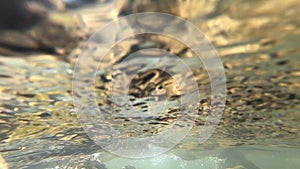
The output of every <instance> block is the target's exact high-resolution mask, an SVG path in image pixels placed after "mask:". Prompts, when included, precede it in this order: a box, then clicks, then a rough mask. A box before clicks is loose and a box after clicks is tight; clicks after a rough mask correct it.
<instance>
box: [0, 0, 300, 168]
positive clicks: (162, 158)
mask: <svg viewBox="0 0 300 169" xmlns="http://www.w3.org/2000/svg"><path fill="white" fill-rule="evenodd" d="M176 2H177V1H176ZM203 2H204V1H203ZM172 5H174V6H173V7H172V8H171V9H174V10H170V9H168V11H171V12H169V13H172V14H176V15H179V16H182V17H185V18H187V19H189V20H190V21H191V22H192V23H193V24H195V25H196V26H198V27H199V28H200V29H201V31H202V32H203V33H204V34H205V35H206V36H207V37H208V39H209V40H210V41H211V42H212V43H213V45H214V46H215V48H216V50H217V51H218V54H219V56H220V58H221V60H222V63H223V65H224V68H225V73H226V81H227V97H226V107H225V110H224V113H223V116H222V119H221V121H220V123H219V125H218V126H217V128H216V130H215V132H214V134H213V135H212V137H210V139H208V140H207V141H206V142H205V143H203V144H199V143H198V140H197V138H198V134H199V133H201V126H202V125H203V123H204V121H205V118H206V116H207V113H208V112H209V110H210V108H211V107H210V106H209V103H210V98H209V93H208V92H206V91H207V90H209V89H210V87H209V86H210V85H209V80H208V75H207V74H206V73H205V71H201V70H198V71H199V72H204V73H198V76H197V83H198V85H199V86H200V89H201V90H202V91H203V92H202V94H203V95H202V96H203V98H202V100H201V104H200V107H199V108H198V109H199V110H198V111H199V117H198V118H197V119H196V120H195V124H194V126H193V128H192V130H191V131H190V132H189V134H188V135H187V136H186V137H185V138H184V139H183V140H182V141H181V142H180V143H179V144H178V145H177V146H176V147H175V148H174V149H172V150H171V151H169V152H167V153H165V154H161V155H159V156H156V157H153V158H146V159H128V158H124V157H118V156H115V155H112V154H110V153H108V152H106V151H105V150H103V149H101V147H99V146H98V145H97V144H95V143H94V142H93V140H92V139H91V138H89V137H88V135H87V134H86V133H85V131H84V130H83V128H82V126H81V124H80V123H79V121H78V118H77V114H76V112H75V109H74V105H73V101H72V77H73V73H74V60H75V59H74V56H77V54H78V53H80V51H81V47H74V46H71V47H69V46H68V49H67V51H68V52H66V53H64V51H63V52H62V54H61V53H60V54H40V53H41V52H40V53H31V52H27V51H26V53H25V52H23V53H22V52H21V54H18V55H14V53H13V55H14V56H9V57H8V56H1V57H0V69H1V71H0V155H1V156H2V158H1V156H0V163H1V165H0V168H1V167H2V168H8V167H9V168H108V169H110V168H113V169H114V168H116V169H119V168H122V167H124V168H128V169H129V168H138V169H140V168H141V169H147V168H172V169H173V168H187V169H190V168H197V169H198V168H250V169H252V168H253V169H256V168H261V169H264V168H266V169H276V168H278V169H279V168H291V169H297V168H300V163H299V160H298V158H297V157H299V156H300V147H299V145H300V112H299V110H300V104H299V103H300V95H299V93H300V92H299V91H300V47H299V46H300V18H299V17H298V16H299V14H300V12H299V9H300V2H299V1H297V0H287V1H280V0H267V1H263V0H255V1H244V0H237V1H233V0H228V1H217V0H216V1H205V3H202V1H201V3H200V2H198V1H193V0H191V1H180V0H178V3H174V4H172ZM118 6H119V5H116V4H114V5H111V4H106V3H105V4H104V5H103V4H100V5H92V6H86V7H83V8H78V9H74V10H73V11H72V12H76V13H78V14H79V15H81V16H82V18H83V21H84V22H85V23H86V25H87V27H89V29H90V32H93V31H95V30H96V29H97V28H99V27H100V26H101V25H104V24H105V23H108V22H109V21H111V20H113V19H114V18H116V11H119V10H120V9H119V7H118ZM162 6H163V5H162ZM146 7H147V6H146ZM113 9H114V10H113ZM138 9H140V8H136V9H135V10H133V11H130V10H128V9H127V8H123V12H122V14H123V15H125V14H126V13H130V12H143V11H147V10H145V9H148V11H149V10H150V11H152V10H153V8H152V7H151V5H150V6H148V7H147V8H145V9H143V8H141V11H139V10H138ZM154 9H155V8H154ZM163 9H166V8H163ZM99 11H100V12H99ZM154 11H155V10H154ZM158 11H163V10H158ZM173 11H175V12H173ZM72 24H73V22H72ZM81 31H82V29H80V30H79V32H80V33H79V34H80V35H82V32H81ZM84 34H85V33H84ZM10 35H11V34H10ZM22 37H23V36H22ZM46 37H47V36H46ZM153 37H154V38H153V39H154V40H153V39H152V41H149V42H148V41H147V42H144V43H142V44H140V43H137V41H135V40H132V39H131V40H128V41H126V42H124V44H122V45H121V47H122V51H121V54H123V55H124V53H125V55H126V54H128V53H130V52H132V50H133V49H135V50H136V48H137V49H143V47H144V46H147V45H149V44H150V47H157V46H158V47H161V48H163V49H166V50H169V51H171V52H173V53H174V54H179V55H182V57H183V58H184V57H186V56H188V55H189V51H186V50H185V47H184V46H182V44H178V43H177V42H175V41H168V40H166V39H165V38H164V37H155V36H153ZM25 38H26V37H25ZM45 43H46V42H45ZM1 44H2V42H1ZM47 44H49V43H48V42H47ZM50 44H51V43H50ZM10 45H11V44H10ZM16 45H20V44H19V43H17V44H16ZM54 46H55V47H56V45H54ZM79 46H80V45H79ZM132 46H135V48H133V47H132ZM30 47H31V46H30ZM59 48H62V47H61V46H59ZM16 49H19V48H16ZM0 50H2V48H1V47H0ZM58 51H61V49H59V50H58ZM69 51H70V53H71V54H67V53H69ZM182 51H185V52H184V53H182ZM122 52H123V53H122ZM4 53H7V52H6V51H5V52H4ZM19 53H20V52H19ZM42 53H43V50H42ZM58 53H59V52H58ZM62 56H63V57H62ZM114 63H116V60H109V61H107V63H105V64H103V67H101V66H100V68H99V69H100V70H101V68H102V70H106V69H104V68H109V67H111V66H112V64H114ZM125 66H126V65H125ZM130 68H131V67H130ZM132 69H135V68H134V67H133V68H132ZM196 72H197V70H196ZM149 74H152V75H153V76H151V77H149V76H146V75H149ZM111 76H112V75H111V74H109V73H107V74H105V75H101V76H100V77H101V78H98V80H96V86H95V87H93V90H94V89H95V91H96V93H97V95H98V96H99V97H98V98H97V102H98V103H99V106H103V109H105V106H107V105H109V101H107V100H108V99H107V95H108V94H107V91H109V90H110V88H109V84H110V83H111V81H110V80H109V77H111ZM83 81H84V79H83ZM165 81H167V82H168V83H164V82H165ZM148 82H149V83H148ZM150 82H151V83H150ZM132 83H134V84H137V85H134V84H133V85H132V86H133V87H132V90H130V92H131V95H132V96H135V98H136V99H137V98H143V96H144V95H147V92H149V91H147V90H151V91H152V90H153V89H152V88H151V85H153V84H154V85H155V86H160V85H161V86H163V87H164V88H166V91H165V93H166V94H167V97H168V99H169V100H171V101H173V100H176V99H177V96H178V93H176V91H175V89H174V90H173V87H174V83H172V78H171V77H170V76H169V75H166V74H164V73H163V72H159V71H157V70H152V71H151V72H150V73H149V72H146V73H145V72H144V73H143V72H142V74H141V75H139V76H137V77H136V78H134V79H133V82H132ZM139 84H142V85H140V86H139ZM79 85H80V84H79ZM141 86H144V87H141ZM155 89H157V88H155ZM167 89H168V90H167ZM169 89H170V90H169ZM168 91H169V93H168ZM140 102H142V103H144V102H145V101H144V102H143V101H140ZM138 106H141V104H138ZM138 106H137V107H138ZM141 107H142V106H141ZM176 109H177V108H176V106H175V107H174V106H173V107H172V106H171V107H170V109H169V112H168V111H167V112H166V114H164V115H162V116H163V118H155V119H151V120H150V121H149V122H148V121H142V122H141V121H139V124H142V125H136V124H135V125H133V123H132V121H130V120H129V121H128V120H126V118H118V116H116V115H113V114H112V112H111V110H109V109H108V114H109V116H108V118H107V119H108V122H109V123H110V124H112V125H113V126H114V127H116V128H118V129H119V130H120V131H122V132H123V133H124V135H128V137H132V136H148V135H151V134H155V133H158V132H160V131H161V130H164V129H166V128H168V127H169V124H170V123H172V122H173V121H174V118H176V117H177V116H178V113H177V114H176Z"/></svg>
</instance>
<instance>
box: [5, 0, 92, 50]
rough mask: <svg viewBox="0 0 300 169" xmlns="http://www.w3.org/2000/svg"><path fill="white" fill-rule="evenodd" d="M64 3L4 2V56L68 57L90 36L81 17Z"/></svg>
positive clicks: (13, 0) (44, 1)
mask: <svg viewBox="0 0 300 169" xmlns="http://www.w3.org/2000/svg"><path fill="white" fill-rule="evenodd" d="M61 3H62V2H61V1H55V2H54V1H53V0H48V1H46V0H43V1H33V0H32V1H15V0H12V1H6V0H2V1H0V6H1V7H0V11H1V12H0V36H1V39H0V54H1V55H26V53H28V52H46V53H65V52H66V51H67V50H68V49H67V48H70V45H71V46H72V45H73V46H74V44H76V43H78V41H79V40H80V39H84V38H85V37H86V35H87V32H88V31H87V29H86V27H85V24H84V22H83V21H82V19H81V17H80V16H79V15H77V14H74V13H68V12H62V10H64V5H63V4H62V5H60V4H61Z"/></svg>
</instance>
